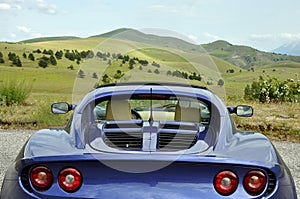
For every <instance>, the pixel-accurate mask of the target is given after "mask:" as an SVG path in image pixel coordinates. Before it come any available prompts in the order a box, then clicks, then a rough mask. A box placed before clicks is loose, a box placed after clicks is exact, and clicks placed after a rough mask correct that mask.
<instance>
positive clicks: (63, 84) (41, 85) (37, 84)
mask: <svg viewBox="0 0 300 199" xmlns="http://www.w3.org/2000/svg"><path fill="white" fill-rule="evenodd" d="M132 48H133V49H136V50H132ZM36 49H41V50H43V49H47V50H49V49H52V50H53V51H56V50H62V49H70V50H72V49H74V50H75V49H77V50H78V51H81V50H90V49H91V50H94V52H97V51H99V50H100V51H101V52H111V53H113V52H115V53H119V52H120V53H122V54H128V55H129V56H130V57H138V58H139V59H146V60H148V61H149V63H150V64H149V65H148V66H146V67H142V70H139V67H138V66H139V65H138V64H136V67H135V69H133V70H129V69H128V64H127V65H126V64H125V65H123V66H120V64H121V61H119V60H118V61H114V62H113V63H112V64H111V65H110V66H108V65H107V63H106V62H104V61H101V60H99V59H97V58H95V59H93V60H85V61H84V62H82V63H81V64H80V65H77V64H76V63H75V62H71V61H69V60H67V59H65V58H63V59H62V60H58V64H57V66H49V67H48V68H46V69H43V68H40V67H38V61H37V58H38V57H40V56H42V55H36V54H35V56H36V61H34V62H32V61H28V60H27V59H24V58H23V57H22V54H23V52H25V53H27V55H28V53H29V52H32V51H33V50H36ZM116 49H117V50H116ZM0 52H2V53H3V54H4V57H5V64H0V71H1V77H0V84H1V83H3V82H5V81H6V80H8V79H14V80H15V79H20V80H23V79H25V80H26V81H28V82H32V86H33V90H32V95H31V97H30V99H29V100H28V101H29V102H28V103H29V106H26V108H22V110H23V111H22V113H21V114H23V115H28V113H31V112H33V113H34V114H29V115H32V116H30V117H29V118H28V117H23V122H26V121H32V120H37V121H39V123H40V124H41V125H40V127H41V126H47V125H57V124H59V123H60V122H61V121H64V120H65V119H66V118H65V117H60V119H59V120H56V119H55V118H52V119H53V121H54V123H49V120H48V119H46V118H48V117H52V116H49V104H51V103H52V102H54V101H64V100H66V101H70V100H71V99H72V91H73V90H72V89H73V86H74V85H75V87H77V88H78V89H79V90H81V89H82V90H86V91H89V90H90V89H91V87H92V86H93V85H94V83H95V82H96V81H97V80H95V79H93V78H91V75H92V73H93V72H96V73H97V74H98V77H101V75H103V74H104V73H107V74H109V75H110V76H113V74H114V73H115V72H116V70H121V71H122V72H124V73H126V75H125V76H124V77H123V79H125V80H130V81H131V80H136V81H142V80H145V79H147V80H151V81H158V80H159V81H172V82H178V81H182V82H186V80H183V79H178V78H174V77H171V76H166V75H165V74H166V72H167V71H168V70H172V71H174V70H176V69H177V70H184V71H188V72H194V71H196V72H199V73H200V74H201V76H202V77H203V80H202V81H201V82H198V81H190V83H193V84H200V85H205V84H206V82H207V81H212V82H213V83H214V85H216V82H217V81H218V79H219V78H222V79H224V81H225V88H226V95H227V98H230V100H229V101H227V104H228V105H231V103H232V105H234V104H237V103H244V102H243V100H242V96H243V89H244V88H245V86H246V85H247V84H250V83H251V82H252V81H253V80H256V79H257V78H258V77H259V76H260V75H264V76H275V77H277V78H279V79H286V78H296V74H298V75H299V69H300V64H299V63H295V62H284V63H275V64H273V65H267V66H259V67H255V70H254V72H253V71H248V70H244V69H240V68H239V67H236V66H234V65H233V64H231V63H229V62H226V61H224V60H222V59H220V58H217V57H214V56H207V55H203V54H199V53H196V52H192V51H188V52H184V51H182V50H180V49H174V48H167V47H157V46H154V45H150V44H140V43H138V42H132V41H124V40H107V38H101V37H92V38H87V39H73V40H61V41H47V42H37V43H28V44H24V43H22V44H13V43H0ZM8 52H15V53H17V54H18V55H19V57H20V59H21V61H22V63H23V66H22V67H21V68H18V67H15V66H14V67H12V66H11V64H10V62H9V61H8V60H7V54H8ZM222 53H225V54H226V52H222ZM153 61H155V62H157V63H159V64H160V65H161V67H160V68H158V69H159V71H160V74H154V73H153V71H154V70H155V69H156V67H154V66H151V63H152V62H153ZM70 65H73V66H74V67H75V70H69V69H67V66H70ZM79 69H82V70H83V71H84V72H85V73H86V77H85V78H84V79H78V78H77V79H76V74H77V71H78V70H79ZM149 69H150V70H151V71H152V73H148V72H147V71H148V70H149ZM228 69H233V70H234V71H235V72H234V73H227V72H226V71H227V70H228ZM186 83H187V82H186ZM209 88H217V89H219V90H223V88H220V87H217V86H213V87H209ZM45 96H47V97H45ZM41 104H44V105H41ZM45 104H47V106H46V105H45ZM252 105H253V106H254V107H255V108H256V110H265V109H264V107H265V106H264V105H261V104H257V103H253V104H252ZM268 106H271V107H269V108H270V109H274V108H275V107H278V106H277V105H274V106H273V105H268ZM282 107H284V109H285V110H289V113H288V114H289V115H292V116H293V117H292V120H287V119H286V116H285V115H284V116H282V115H280V111H279V112H276V113H272V114H270V115H271V116H272V118H275V119H274V121H276V122H277V123H278V125H277V127H278V126H279V127H280V126H293V129H292V130H291V131H290V132H292V133H293V132H295V131H297V129H299V116H298V115H297V111H298V112H299V111H300V110H299V108H297V107H294V105H289V104H286V105H282ZM291 107H293V108H291ZM12 109H14V110H11V113H12V114H11V115H10V116H9V117H8V120H11V121H20V120H22V119H20V118H16V117H14V116H13V115H15V114H13V113H14V112H16V111H17V112H18V111H20V110H19V109H18V107H13V108H12ZM33 109H34V110H33ZM295 111H296V112H295ZM38 112H40V113H42V114H43V116H41V115H37V113H38ZM0 113H1V115H2V120H3V115H5V114H6V115H7V110H6V109H5V110H3V107H1V109H0ZM267 113H268V112H267V111H266V112H262V111H257V112H256V114H258V115H256V116H254V117H253V118H252V119H251V120H247V122H246V123H245V120H240V119H236V120H237V121H238V122H239V124H240V125H242V126H243V127H244V126H247V125H249V124H255V123H257V122H261V123H262V125H261V126H263V125H264V127H261V128H267V127H265V126H267V123H268V122H271V123H272V118H270V117H268V115H266V114H267ZM282 117H283V118H285V119H281V118H282ZM261 118H266V119H263V120H262V119H261ZM4 119H5V118H4ZM0 120H1V118H0ZM249 122H250V123H249ZM291 122H292V124H291ZM250 126H251V125H250ZM251 127H254V125H252V126H251ZM277 127H276V128H277ZM258 130H261V129H258ZM297 135H298V134H297ZM298 137H299V135H298ZM293 139H295V138H293ZM296 139H298V138H296Z"/></svg>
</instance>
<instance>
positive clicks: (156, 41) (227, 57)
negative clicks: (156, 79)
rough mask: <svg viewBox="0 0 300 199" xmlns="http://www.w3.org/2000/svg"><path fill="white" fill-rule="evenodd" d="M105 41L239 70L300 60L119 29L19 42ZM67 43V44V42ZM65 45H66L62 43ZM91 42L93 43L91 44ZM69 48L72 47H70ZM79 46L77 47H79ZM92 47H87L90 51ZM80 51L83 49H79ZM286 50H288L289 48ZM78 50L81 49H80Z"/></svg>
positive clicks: (226, 43) (298, 60) (226, 45)
mask: <svg viewBox="0 0 300 199" xmlns="http://www.w3.org/2000/svg"><path fill="white" fill-rule="evenodd" d="M105 38H106V39H107V38H112V39H114V40H124V41H133V42H136V43H143V44H148V45H151V46H156V47H164V48H173V49H178V50H182V51H185V52H191V53H193V52H196V53H208V54H210V55H213V56H215V57H218V58H220V59H223V60H224V61H227V62H229V63H231V64H233V65H235V66H237V67H240V68H242V69H250V68H253V67H260V66H269V65H274V64H278V63H284V62H298V63H300V56H291V55H287V54H289V53H286V54H277V53H269V52H263V51H259V50H257V49H255V48H252V47H248V46H240V45H233V44H230V43H228V42H227V41H222V40H219V41H215V42H212V43H208V44H202V45H196V44H193V43H189V42H186V41H184V40H181V39H179V38H175V37H164V36H157V35H153V34H145V33H142V32H140V31H137V30H134V29H129V28H120V29H116V30H113V31H110V32H107V33H104V34H100V35H94V36H91V37H89V38H78V37H45V38H36V39H30V40H25V41H22V42H24V43H33V44H34V43H40V42H46V41H47V42H51V41H58V42H60V43H61V44H62V45H67V46H68V44H70V43H71V44H72V43H73V42H72V40H76V42H77V43H79V44H80V43H82V41H84V44H85V43H88V42H89V41H91V40H90V39H94V41H95V40H97V39H102V40H103V39H105ZM69 40H70V41H71V42H68V41H69ZM64 41H67V42H64ZM94 41H93V42H94ZM71 46H72V45H71ZM79 46H81V45H79ZM91 47H92V46H90V48H91ZM83 48H84V47H83ZM289 48H290V46H289ZM80 49H82V48H80ZM274 52H286V51H284V50H283V51H279V50H278V51H274Z"/></svg>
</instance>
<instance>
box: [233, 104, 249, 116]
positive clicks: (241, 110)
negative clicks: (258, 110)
mask: <svg viewBox="0 0 300 199" xmlns="http://www.w3.org/2000/svg"><path fill="white" fill-rule="evenodd" d="M227 109H228V111H229V113H230V114H232V113H235V114H236V115H237V116H240V117H251V116H252V115H253V112H254V110H253V108H252V106H248V105H238V106H237V107H228V108H227Z"/></svg>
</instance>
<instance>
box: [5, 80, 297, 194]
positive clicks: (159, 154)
mask: <svg viewBox="0 0 300 199" xmlns="http://www.w3.org/2000/svg"><path fill="white" fill-rule="evenodd" d="M155 94H157V95H175V96H180V97H190V98H195V99H202V100H204V101H206V102H209V103H210V110H209V111H210V116H211V118H210V123H209V125H208V126H206V127H205V128H202V125H200V124H196V127H197V129H198V130H196V131H198V132H197V140H196V141H195V143H194V145H191V146H190V147H189V148H187V149H185V150H175V151H174V150H159V149H158V148H156V147H158V146H157V145H155V144H153V143H154V142H156V141H157V139H159V138H160V137H159V134H160V133H161V132H164V131H170V132H176V131H178V132H177V133H187V132H193V131H194V130H190V128H191V127H192V126H193V125H192V124H191V122H181V121H180V122H178V121H151V117H150V118H149V121H148V120H147V121H142V120H132V121H102V122H100V123H98V124H94V123H93V121H94V114H95V111H94V110H95V109H94V108H95V106H96V104H97V103H96V101H95V99H102V98H103V99H104V98H107V97H111V98H113V97H118V96H133V95H149V96H152V95H155ZM70 107H71V106H70ZM72 107H74V108H75V106H72ZM101 111H102V112H103V111H104V110H102V109H101ZM208 113H209V112H208V111H207V115H208ZM147 117H148V116H147ZM140 123H141V124H142V125H143V126H142V127H140V126H138V127H137V128H138V130H139V132H140V133H141V134H142V135H143V136H149V137H147V138H146V137H143V144H145V143H147V144H149V148H145V147H142V148H140V149H139V150H127V148H114V147H113V146H105V141H102V145H97V146H98V147H95V146H96V144H99V143H100V141H101V140H102V139H103V140H104V138H105V132H106V129H105V128H106V126H109V125H110V126H113V127H110V128H109V131H112V132H117V131H119V130H125V131H128V130H129V131H131V130H132V128H127V126H126V125H129V126H130V125H131V126H132V124H140ZM116 124H117V125H120V126H124V125H125V126H126V128H125V127H118V128H115V127H114V126H115V125H116ZM164 125H166V126H168V128H169V127H170V128H169V129H168V128H167V129H165V126H164ZM176 125H177V126H178V125H179V126H181V127H182V128H183V130H182V129H180V128H178V129H177V128H176V129H172V128H174V126H176ZM205 125H206V124H205ZM200 127H201V128H200ZM200 129H201V130H200ZM204 129H205V130H204ZM145 139H149V140H148V141H145ZM99 140H100V141H99ZM151 140H152V141H151ZM96 141H97V142H96ZM150 145H152V146H150ZM104 146H105V147H104ZM37 165H44V166H47V167H48V168H50V169H51V171H52V173H53V175H54V181H53V184H52V185H51V187H50V188H49V189H48V190H45V191H38V190H36V189H35V188H34V187H33V186H32V183H31V181H30V180H29V173H30V172H31V170H32V168H34V167H35V166H37ZM67 167H72V168H76V169H78V170H79V171H80V173H81V175H82V177H83V182H82V185H81V187H80V188H79V189H78V190H77V191H75V192H72V193H68V192H65V191H63V190H62V189H61V188H60V186H59V185H58V183H57V178H58V173H59V172H60V171H61V170H62V169H63V168H67ZM223 170H229V171H232V172H234V173H235V174H236V175H237V176H238V187H237V190H236V191H235V192H234V193H233V194H231V195H229V196H222V195H220V194H219V193H218V192H217V191H216V189H215V187H214V178H215V176H216V174H217V173H218V172H220V171H223ZM251 170H258V171H261V172H263V173H264V174H265V176H266V178H267V184H266V187H265V188H264V191H263V192H262V193H261V194H259V195H257V196H251V195H249V194H248V193H247V192H246V191H245V189H244V187H243V178H244V176H245V175H246V173H247V172H249V171H251ZM170 197H171V198H180V199H182V198H183V199H185V198H199V197H200V198H207V199H209V198H213V199H216V198H234V199H237V198H273V199H285V198H286V199H297V195H296V191H295V185H294V181H293V178H292V176H291V174H290V171H289V169H288V167H287V166H286V165H285V164H284V162H283V161H282V159H281V158H280V156H279V154H278V152H277V151H276V149H275V148H274V146H273V145H272V143H271V142H270V141H269V140H268V138H267V137H265V136H263V135H262V134H260V133H257V132H250V131H239V130H236V129H235V127H234V124H233V122H232V119H231V117H230V115H229V112H228V110H227V107H226V106H225V105H224V103H223V102H222V101H221V100H220V99H219V98H218V97H217V96H216V95H214V94H213V93H212V92H210V91H208V90H206V89H202V88H199V87H191V86H188V85H185V86H182V85H170V84H162V85H159V84H145V85H142V84H141V85H139V84H137V83H135V84H125V85H120V86H118V85H111V86H105V87H100V88H98V89H95V90H94V91H92V92H90V93H89V94H87V95H86V96H85V98H84V99H83V100H82V101H81V102H80V104H78V105H77V106H76V108H75V110H74V113H73V116H72V120H71V121H70V125H69V127H68V128H65V129H44V130H40V131H37V132H36V133H35V134H33V135H32V136H31V137H30V139H29V140H28V141H27V142H26V143H25V145H24V147H23V148H22V150H21V151H20V153H19V155H18V157H17V158H16V160H15V162H14V163H13V165H11V167H10V168H9V169H8V171H7V173H6V176H5V179H4V181H3V185H2V191H1V198H2V199H7V198H24V199H26V198H170Z"/></svg>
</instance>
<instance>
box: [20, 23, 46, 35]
mask: <svg viewBox="0 0 300 199" xmlns="http://www.w3.org/2000/svg"><path fill="white" fill-rule="evenodd" d="M16 28H17V29H18V30H19V31H21V32H23V33H25V34H27V35H29V36H31V37H42V36H43V35H42V34H40V33H38V32H36V31H33V30H32V29H31V28H29V27H26V26H16Z"/></svg>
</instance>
